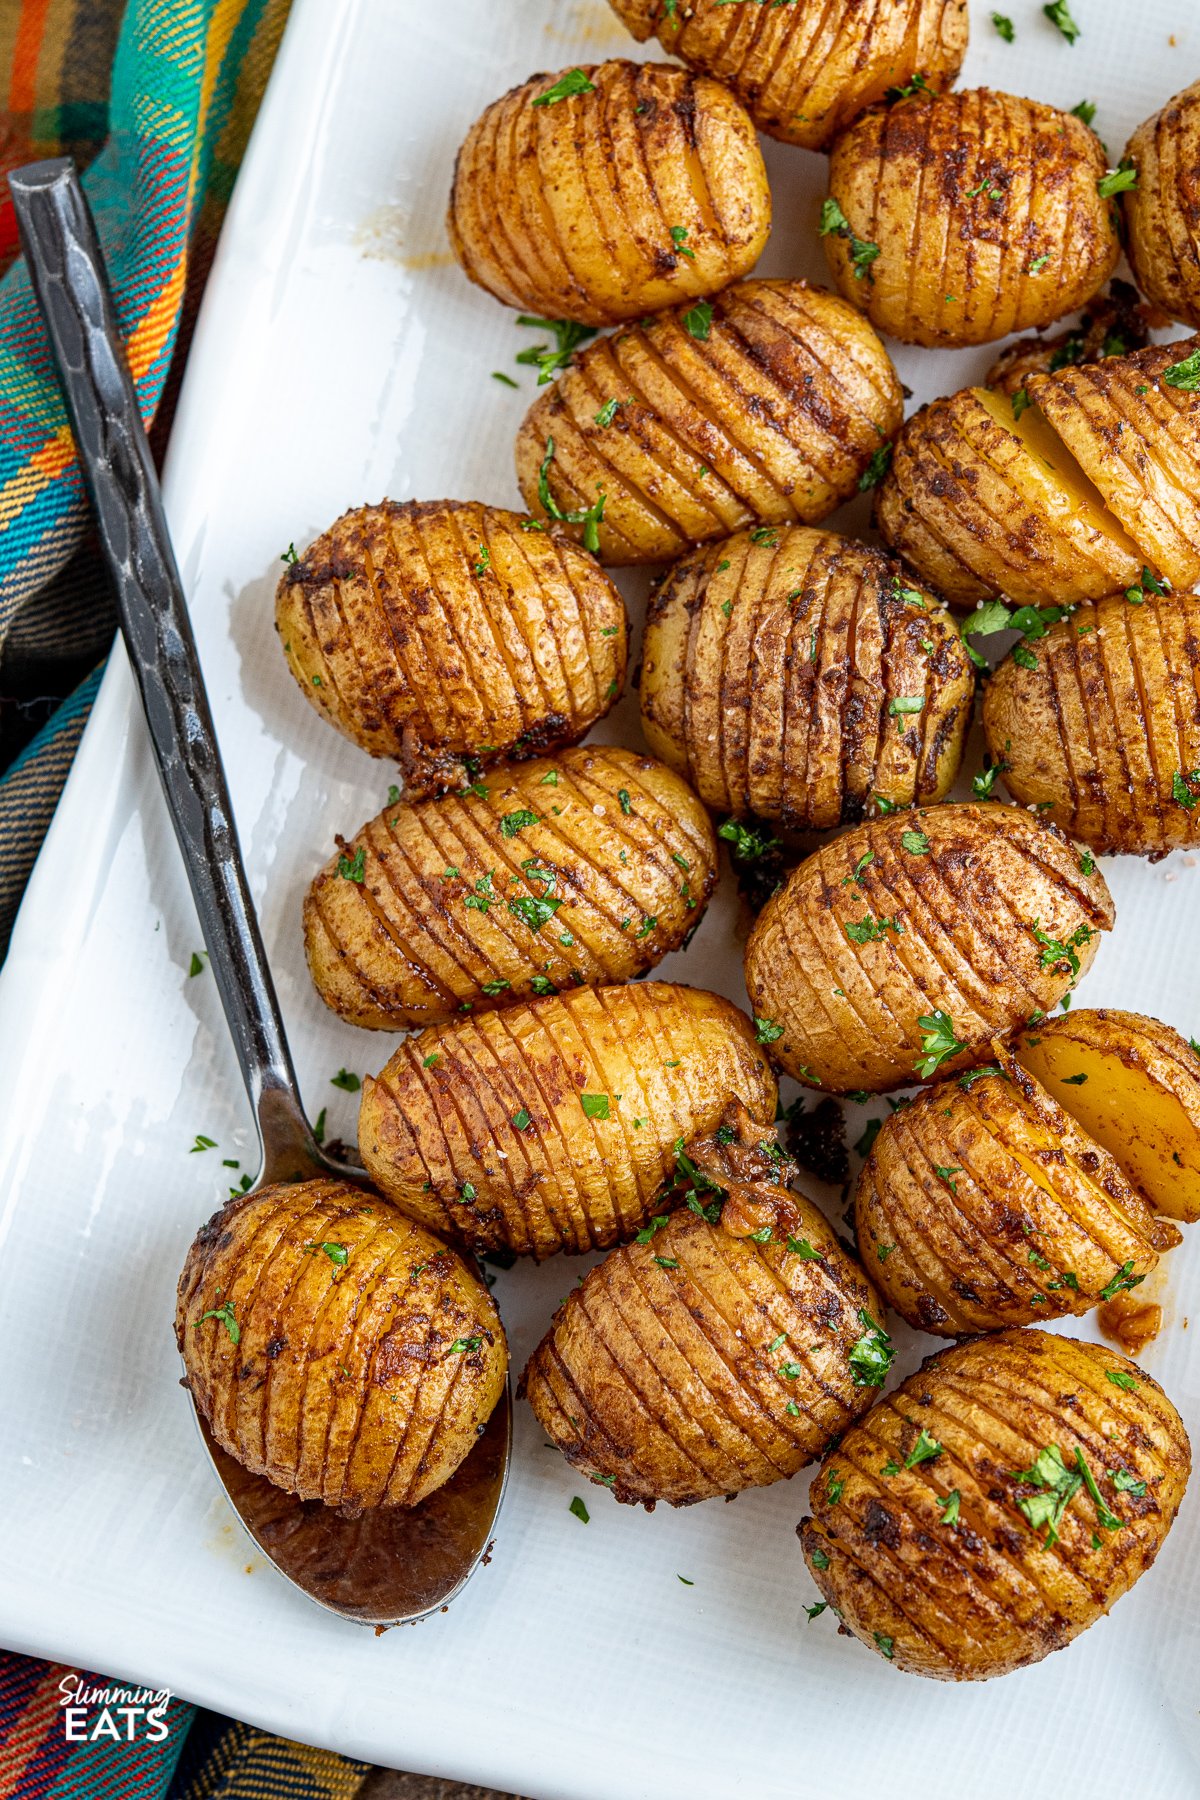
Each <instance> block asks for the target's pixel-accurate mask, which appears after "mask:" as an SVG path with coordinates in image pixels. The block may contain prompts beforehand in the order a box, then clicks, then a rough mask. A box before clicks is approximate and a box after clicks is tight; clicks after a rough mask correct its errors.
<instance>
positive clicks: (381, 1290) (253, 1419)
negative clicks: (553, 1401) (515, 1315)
mask: <svg viewBox="0 0 1200 1800" xmlns="http://www.w3.org/2000/svg"><path fill="white" fill-rule="evenodd" d="M175 1333H176V1337H177V1339H178V1343H179V1349H180V1353H181V1354H182V1356H183V1359H184V1366H185V1368H186V1370H187V1381H188V1387H189V1388H190V1390H191V1393H192V1398H193V1399H194V1400H195V1402H196V1405H197V1407H198V1408H199V1410H200V1412H201V1414H202V1415H203V1417H204V1418H205V1419H206V1420H207V1422H208V1425H209V1428H210V1430H211V1431H212V1434H213V1436H214V1438H215V1439H216V1440H217V1442H218V1443H219V1444H220V1445H221V1447H222V1448H223V1449H225V1450H227V1451H228V1452H229V1454H230V1455H231V1456H232V1457H234V1458H235V1459H236V1460H237V1461H238V1462H239V1463H241V1464H242V1466H243V1467H244V1468H247V1469H249V1470H250V1471H251V1472H252V1473H253V1474H256V1475H265V1476H266V1477H267V1478H268V1479H269V1480H270V1481H273V1482H274V1483H275V1485H276V1486H277V1487H280V1488H284V1489H286V1491H287V1492H288V1493H291V1494H297V1495H299V1497H300V1498H301V1499H302V1500H320V1501H322V1502H324V1504H325V1505H326V1506H337V1507H347V1508H351V1509H354V1510H361V1509H363V1508H365V1507H373V1506H416V1505H417V1504H418V1503H419V1502H420V1501H421V1500H424V1499H425V1498H426V1496H427V1495H429V1494H431V1493H432V1492H433V1491H434V1489H435V1488H438V1487H440V1486H441V1485H442V1483H443V1482H444V1481H448V1480H449V1478H450V1476H451V1475H453V1473H454V1471H455V1470H456V1469H457V1468H458V1466H459V1464H460V1463H461V1462H462V1461H463V1459H464V1457H465V1456H466V1455H467V1453H468V1451H469V1450H470V1449H471V1448H472V1446H473V1445H474V1443H475V1440H476V1438H477V1436H478V1434H479V1432H480V1431H481V1430H482V1429H483V1426H484V1425H485V1423H486V1422H487V1420H488V1418H489V1417H490V1416H491V1413H492V1409H493V1408H494V1407H495V1405H496V1402H497V1401H498V1400H499V1398H500V1395H501V1393H502V1392H503V1390H504V1380H505V1375H506V1373H507V1368H508V1348H507V1345H506V1342H505V1338H504V1327H503V1326H502V1325H501V1323H500V1316H499V1314H498V1313H497V1311H496V1307H495V1303H494V1302H493V1300H492V1298H491V1295H490V1294H489V1293H488V1291H487V1289H486V1288H485V1287H484V1285H483V1283H482V1282H481V1281H480V1280H479V1279H478V1278H477V1277H476V1276H475V1274H474V1273H473V1272H472V1271H471V1270H470V1269H468V1267H467V1265H466V1263H465V1262H464V1261H463V1259H462V1258H461V1257H460V1256H459V1255H457V1253H456V1252H455V1251H453V1250H450V1249H448V1248H447V1247H446V1245H445V1244H443V1243H441V1242H440V1241H439V1240H438V1239H437V1238H435V1237H433V1236H431V1234H430V1233H429V1232H428V1231H426V1230H424V1229H423V1228H422V1227H421V1226H420V1225H416V1224H414V1223H413V1221H412V1220H411V1219H410V1218H407V1217H406V1216H405V1215H404V1214H403V1213H402V1212H399V1211H398V1210H397V1209H396V1208H395V1207H393V1206H390V1205H389V1204H388V1203H387V1202H386V1201H382V1200H380V1199H379V1198H378V1197H377V1196H376V1195H373V1194H368V1193H365V1192H364V1191H363V1190H362V1189H361V1188H354V1187H351V1186H350V1185H349V1183H347V1182H344V1181H331V1180H318V1181H304V1182H298V1183H290V1184H283V1185H281V1186H278V1187H268V1188H262V1189H260V1190H259V1191H258V1192H257V1193H252V1194H244V1195H238V1196H236V1197H235V1198H234V1199H232V1200H230V1201H229V1202H228V1203H227V1204H226V1205H225V1206H223V1207H222V1208H221V1210H220V1211H219V1212H218V1213H216V1214H214V1216H213V1217H212V1218H211V1219H210V1220H209V1222H208V1224H207V1225H203V1226H201V1228H200V1230H199V1232H198V1233H197V1234H196V1238H195V1241H194V1242H193V1244H192V1246H191V1249H190V1250H189V1251H188V1255H187V1261H186V1262H185V1264H184V1267H183V1273H182V1275H181V1276H180V1279H179V1296H178V1302H177V1310H176V1316H175Z"/></svg>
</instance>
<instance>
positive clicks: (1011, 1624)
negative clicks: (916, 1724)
mask: <svg viewBox="0 0 1200 1800" xmlns="http://www.w3.org/2000/svg"><path fill="white" fill-rule="evenodd" d="M1190 1468H1191V1450H1190V1446H1189V1444H1188V1437H1187V1432H1186V1431H1185V1429H1184V1426H1183V1422H1182V1420H1181V1419H1180V1417H1179V1414H1178V1413H1177V1412H1176V1411H1175V1408H1174V1407H1173V1406H1172V1405H1171V1402H1170V1401H1169V1400H1168V1399H1167V1397H1166V1395H1165V1394H1164V1393H1163V1391H1162V1389H1161V1388H1160V1387H1159V1385H1158V1383H1157V1382H1156V1381H1154V1380H1152V1379H1151V1377H1150V1376H1149V1375H1147V1374H1146V1372H1145V1371H1144V1370H1143V1369H1139V1368H1138V1366H1137V1364H1136V1363H1132V1362H1130V1361H1129V1359H1128V1358H1127V1357H1124V1356H1121V1355H1119V1354H1118V1353H1117V1352H1116V1351H1114V1350H1109V1349H1106V1348H1104V1347H1102V1346H1101V1345H1099V1344H1083V1343H1077V1342H1075V1341H1074V1340H1073V1339H1071V1338H1067V1337H1056V1336H1053V1335H1051V1334H1050V1333H1048V1332H1044V1331H1029V1330H1027V1331H1006V1332H1003V1333H1000V1334H998V1335H996V1336H992V1337H983V1338H977V1339H976V1340H974V1342H972V1343H967V1344H956V1345H954V1347H953V1348H952V1349H947V1350H942V1351H940V1352H939V1353H938V1354H937V1355H936V1356H932V1357H930V1358H929V1359H928V1361H927V1362H926V1363H925V1364H924V1365H923V1367H922V1368H921V1369H919V1370H918V1372H917V1373H916V1374H915V1375H911V1376H910V1377H909V1379H908V1380H907V1381H906V1382H905V1383H904V1384H903V1386H902V1387H900V1388H898V1389H897V1390H896V1392H895V1393H893V1394H889V1395H888V1396H887V1397H886V1398H885V1399H884V1400H881V1401H880V1402H879V1404H878V1405H877V1406H875V1407H873V1408H872V1410H871V1412H870V1413H868V1415H867V1417H866V1418H865V1419H864V1420H863V1421H862V1422H861V1424H858V1425H854V1426H851V1428H850V1430H849V1431H848V1432H847V1433H846V1435H845V1437H844V1438H843V1439H842V1441H841V1443H840V1444H839V1445H838V1446H837V1448H836V1449H835V1450H833V1451H831V1452H830V1453H829V1455H828V1456H827V1457H826V1459H825V1461H824V1463H823V1464H822V1466H821V1468H820V1470H819V1471H818V1472H817V1474H816V1475H815V1476H814V1477H813V1483H812V1489H811V1491H810V1495H809V1504H810V1506H811V1507H812V1511H813V1516H812V1517H811V1518H808V1519H804V1520H802V1521H801V1523H800V1527H799V1535H800V1543H801V1546H802V1548H803V1551H804V1558H805V1561H806V1562H807V1564H808V1567H809V1570H810V1571H811V1573H812V1576H813V1579H814V1580H815V1582H816V1584H817V1586H818V1587H819V1588H820V1590H821V1593H822V1595H823V1596H824V1598H825V1600H826V1601H827V1602H828V1603H829V1605H831V1606H835V1607H837V1609H838V1612H839V1616H840V1618H841V1620H842V1624H843V1626H844V1628H845V1629H846V1630H848V1631H850V1632H852V1633H853V1634H854V1636H855V1637H856V1638H858V1639H859V1640H860V1641H861V1642H862V1643H864V1644H866V1645H867V1646H868V1648H873V1649H874V1650H876V1652H877V1653H878V1654H879V1655H881V1656H884V1657H886V1658H887V1660H888V1661H889V1662H892V1663H894V1664H895V1665H896V1667H897V1668H898V1669H907V1670H909V1671H911V1672H912V1673H913V1674H916V1675H929V1676H932V1677H934V1678H935V1679H938V1680H942V1681H985V1680H987V1679H988V1678H989V1677H990V1676H993V1675H1004V1674H1007V1673H1009V1672H1010V1671H1011V1670H1013V1669H1020V1668H1024V1667H1026V1666H1027V1665H1028V1664H1029V1663H1034V1662H1039V1661H1040V1660H1041V1658H1042V1657H1043V1656H1047V1655H1048V1654H1049V1653H1050V1651H1052V1650H1059V1649H1061V1648H1062V1647H1063V1645H1064V1644H1068V1643H1070V1642H1071V1640H1072V1638H1075V1637H1078V1635H1079V1633H1080V1632H1081V1631H1085V1630H1086V1629H1087V1627H1088V1626H1089V1625H1091V1624H1094V1622H1095V1621H1096V1620H1097V1619H1098V1618H1100V1617H1102V1615H1103V1614H1104V1613H1106V1612H1108V1611H1109V1609H1110V1607H1112V1606H1113V1605H1114V1604H1115V1603H1116V1601H1118V1600H1119V1599H1120V1598H1121V1595H1122V1594H1124V1593H1126V1592H1127V1591H1128V1590H1129V1588H1131V1587H1132V1586H1133V1584H1134V1582H1135V1581H1136V1580H1137V1579H1138V1577H1139V1576H1140V1575H1142V1574H1144V1573H1145V1571H1146V1570H1147V1569H1148V1568H1149V1567H1150V1564H1151V1563H1152V1562H1153V1561H1154V1558H1155V1556H1156V1555H1157V1554H1158V1552H1159V1550H1160V1549H1161V1548H1162V1545H1163V1541H1164V1539H1165V1538H1166V1535H1167V1532H1168V1531H1169V1530H1170V1528H1171V1525H1172V1523H1173V1521H1174V1518H1175V1514H1176V1512H1177V1510H1178V1508H1179V1502H1180V1500H1181V1499H1182V1498H1183V1491H1184V1488H1185V1487H1186V1485H1187V1479H1188V1474H1189V1471H1190Z"/></svg>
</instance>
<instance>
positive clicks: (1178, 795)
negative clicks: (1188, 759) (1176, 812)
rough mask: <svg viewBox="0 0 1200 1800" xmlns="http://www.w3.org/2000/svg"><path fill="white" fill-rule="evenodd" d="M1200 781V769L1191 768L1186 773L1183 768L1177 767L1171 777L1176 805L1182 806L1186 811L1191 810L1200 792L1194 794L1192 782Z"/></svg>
mask: <svg viewBox="0 0 1200 1800" xmlns="http://www.w3.org/2000/svg"><path fill="white" fill-rule="evenodd" d="M1195 781H1200V769H1191V770H1189V771H1188V773H1187V774H1186V775H1185V774H1184V772H1183V770H1182V769H1176V771H1175V773H1174V774H1173V775H1172V777H1171V798H1172V800H1174V802H1175V804H1176V806H1182V808H1183V810H1184V812H1191V810H1192V808H1193V807H1194V806H1195V804H1196V802H1197V800H1200V794H1194V793H1193V792H1192V790H1191V786H1190V783H1192V782H1195Z"/></svg>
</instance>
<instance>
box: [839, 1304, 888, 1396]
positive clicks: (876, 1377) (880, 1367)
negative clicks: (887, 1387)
mask: <svg viewBox="0 0 1200 1800" xmlns="http://www.w3.org/2000/svg"><path fill="white" fill-rule="evenodd" d="M858 1320H859V1324H860V1325H862V1326H863V1328H864V1329H863V1335H862V1337H860V1338H859V1340H858V1342H857V1343H856V1344H855V1345H854V1347H853V1349H852V1350H851V1352H850V1379H851V1381H852V1382H853V1383H854V1386H855V1387H882V1386H883V1384H884V1382H885V1381H886V1380H887V1372H888V1370H889V1369H890V1368H891V1366H892V1361H893V1359H894V1357H895V1355H896V1351H895V1348H894V1346H893V1344H892V1340H891V1338H890V1337H889V1336H888V1334H887V1332H886V1331H885V1330H884V1329H883V1326H882V1325H877V1324H876V1323H875V1320H874V1319H873V1318H872V1317H871V1315H870V1313H869V1312H866V1311H864V1309H863V1308H862V1307H861V1306H860V1307H859V1309H858Z"/></svg>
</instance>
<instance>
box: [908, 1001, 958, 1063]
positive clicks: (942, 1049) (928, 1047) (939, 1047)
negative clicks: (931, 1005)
mask: <svg viewBox="0 0 1200 1800" xmlns="http://www.w3.org/2000/svg"><path fill="white" fill-rule="evenodd" d="M917 1024H918V1025H919V1026H920V1028H921V1031H922V1034H923V1035H922V1038H921V1049H922V1050H923V1051H924V1053H925V1054H924V1055H923V1056H922V1058H921V1060H920V1062H918V1063H916V1064H915V1065H914V1066H915V1069H916V1073H917V1074H918V1075H919V1076H920V1077H921V1079H922V1081H928V1080H929V1078H930V1077H931V1076H932V1075H934V1074H936V1072H937V1070H938V1069H939V1068H940V1067H941V1065H942V1064H943V1063H944V1062H948V1061H949V1060H950V1058H951V1057H954V1056H957V1055H958V1053H959V1052H960V1051H961V1050H965V1049H966V1047H967V1046H966V1045H965V1044H964V1043H961V1042H960V1041H959V1039H958V1038H956V1037H955V1035H954V1020H953V1019H952V1018H951V1017H950V1015H949V1013H945V1012H942V1011H941V1009H940V1008H939V1009H938V1010H937V1011H935V1012H931V1013H922V1014H921V1016H920V1017H919V1018H918V1020H917Z"/></svg>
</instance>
